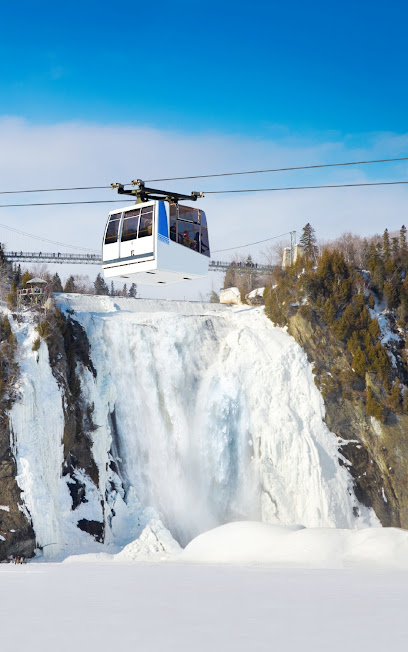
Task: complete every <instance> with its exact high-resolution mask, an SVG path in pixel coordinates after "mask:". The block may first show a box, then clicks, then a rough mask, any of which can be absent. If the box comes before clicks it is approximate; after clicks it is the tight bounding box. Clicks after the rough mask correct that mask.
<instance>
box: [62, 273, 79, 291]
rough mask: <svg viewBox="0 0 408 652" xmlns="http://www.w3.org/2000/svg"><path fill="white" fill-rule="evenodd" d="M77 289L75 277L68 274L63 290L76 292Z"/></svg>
mask: <svg viewBox="0 0 408 652" xmlns="http://www.w3.org/2000/svg"><path fill="white" fill-rule="evenodd" d="M76 291H77V286H76V283H75V279H74V277H73V276H72V274H71V276H68V278H67V280H66V283H65V285H64V292H76Z"/></svg>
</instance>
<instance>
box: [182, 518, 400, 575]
mask: <svg viewBox="0 0 408 652" xmlns="http://www.w3.org/2000/svg"><path fill="white" fill-rule="evenodd" d="M180 560H181V561H188V562H196V563H203V562H204V563H238V564H255V563H259V564H270V565H274V566H285V567H288V566H290V567H303V568H354V567H356V568H357V567H363V568H364V567H367V568H372V567H380V568H408V532H407V531H406V530H398V529H396V528H368V529H363V530H340V529H336V528H310V529H307V528H304V527H303V526H301V525H286V526H285V525H271V524H268V523H256V522H237V523H228V524H227V525H222V526H221V527H218V528H215V529H214V530H210V531H209V532H205V533H204V534H201V535H200V536H198V537H196V538H195V539H193V540H192V541H191V542H190V543H189V544H188V545H187V547H186V548H185V549H184V551H183V552H182V554H181V556H180Z"/></svg>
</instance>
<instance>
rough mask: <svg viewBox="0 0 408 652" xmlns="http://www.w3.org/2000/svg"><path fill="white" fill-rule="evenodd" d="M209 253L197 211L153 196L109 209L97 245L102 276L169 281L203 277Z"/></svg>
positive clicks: (152, 282) (204, 227)
mask: <svg viewBox="0 0 408 652" xmlns="http://www.w3.org/2000/svg"><path fill="white" fill-rule="evenodd" d="M180 215H181V216H188V217H191V216H192V220H196V222H194V221H191V222H188V221H184V220H183V219H179V216H180ZM129 216H130V217H129ZM150 216H151V220H150ZM132 220H133V221H132ZM146 224H147V227H146ZM132 225H133V226H132ZM180 225H181V226H180ZM209 255H210V250H209V245H208V231H207V223H206V217H205V213H204V212H203V211H201V210H199V209H196V208H192V207H190V206H180V207H176V206H175V205H174V204H172V205H170V204H169V203H168V202H166V201H158V200H155V201H148V202H143V203H139V204H136V205H133V206H128V207H126V208H122V209H117V210H114V211H111V212H110V213H109V218H108V222H107V225H106V229H105V233H104V239H103V245H102V261H103V262H102V265H103V271H104V274H105V277H106V278H107V279H115V278H116V279H118V280H124V281H126V280H128V279H129V280H131V281H134V282H137V283H140V284H142V285H170V284H172V283H180V282H182V281H187V280H193V279H197V278H204V277H206V276H207V274H208V265H209V261H210V258H209Z"/></svg>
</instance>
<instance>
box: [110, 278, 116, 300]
mask: <svg viewBox="0 0 408 652" xmlns="http://www.w3.org/2000/svg"><path fill="white" fill-rule="evenodd" d="M109 294H110V296H111V297H114V296H116V292H115V286H114V284H113V281H111V285H110V292H109Z"/></svg>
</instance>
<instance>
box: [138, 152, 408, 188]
mask: <svg viewBox="0 0 408 652" xmlns="http://www.w3.org/2000/svg"><path fill="white" fill-rule="evenodd" d="M395 161H408V156H403V157H401V158H380V159H375V160H372V161H347V162H346V163H322V164H321V165H299V166H296V167H290V168H271V169H269V170H247V171H245V172H221V173H219V174H198V175H194V176H189V177H167V178H165V179H146V183H151V182H152V181H183V180H186V179H210V178H214V177H233V176H238V175H240V174H265V173H266V172H289V171H293V170H316V169H318V168H335V167H341V166H346V165H368V164H369V163H391V162H395Z"/></svg>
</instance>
